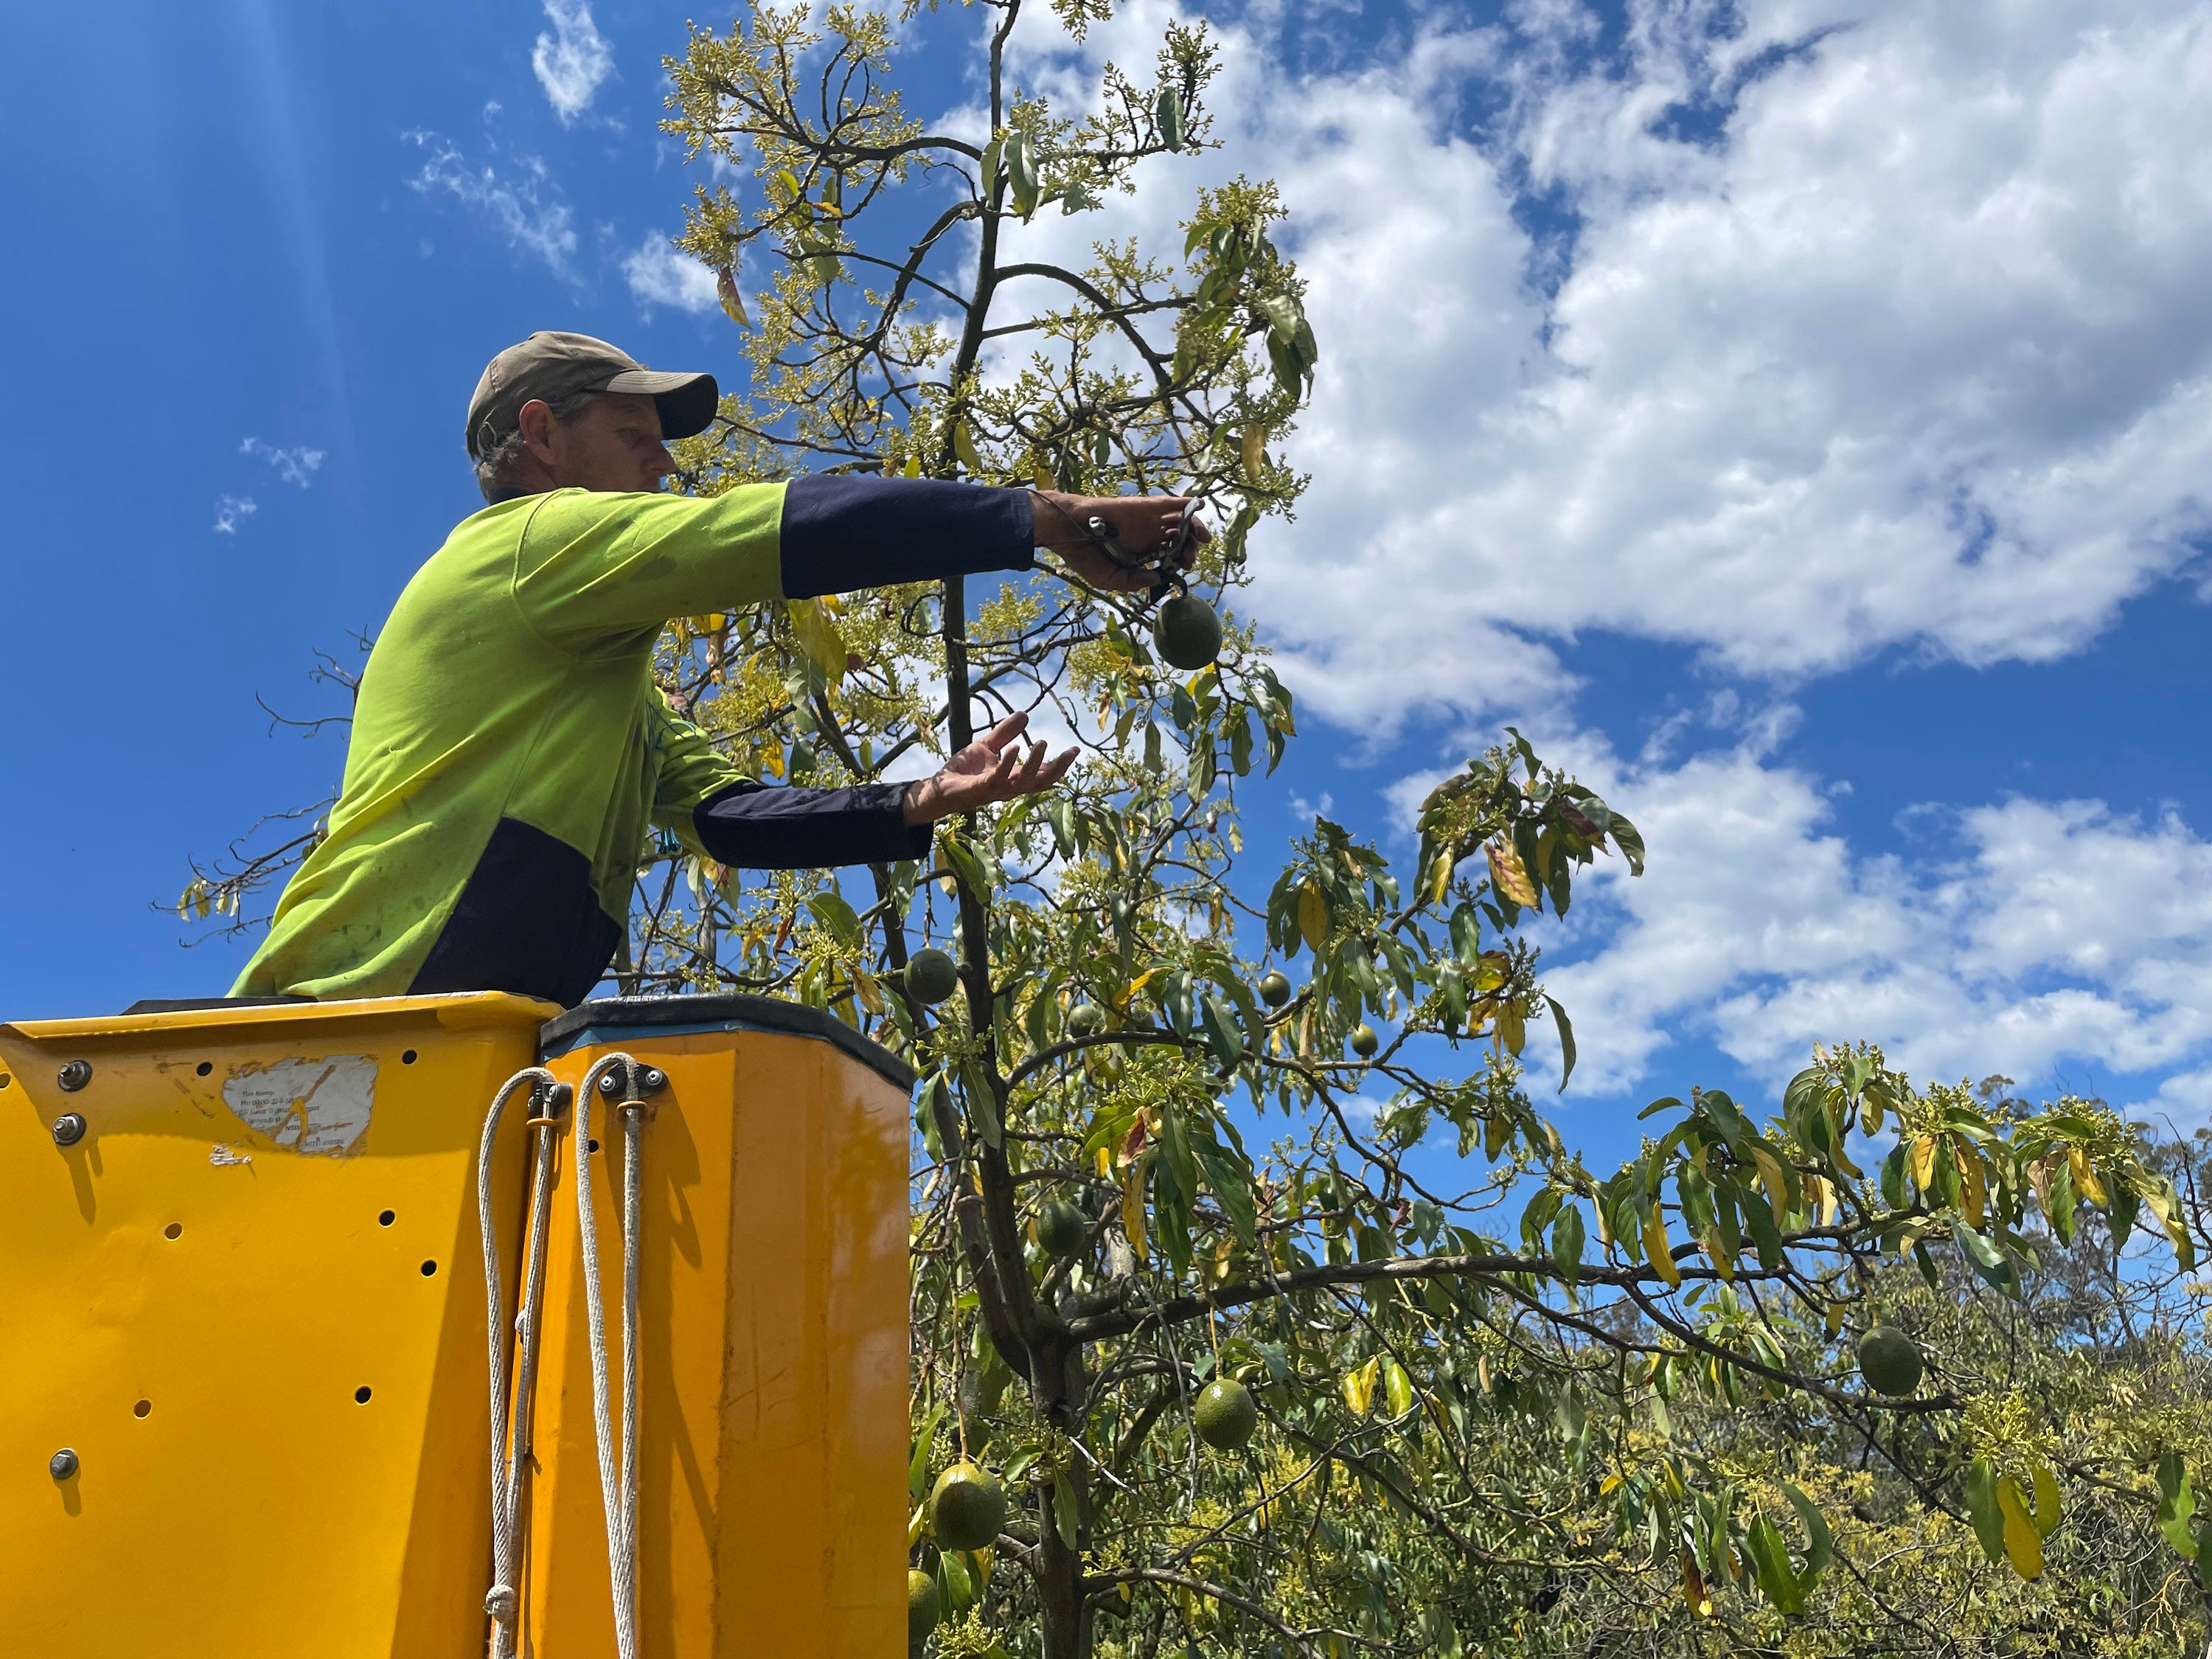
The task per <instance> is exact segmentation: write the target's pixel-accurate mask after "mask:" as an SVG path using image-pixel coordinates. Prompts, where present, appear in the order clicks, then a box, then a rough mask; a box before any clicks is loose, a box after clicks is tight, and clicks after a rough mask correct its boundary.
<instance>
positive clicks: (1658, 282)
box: [1024, 0, 2212, 724]
mask: <svg viewBox="0 0 2212 1659" xmlns="http://www.w3.org/2000/svg"><path fill="white" fill-rule="evenodd" d="M1509 12H1510V15H1512V16H1513V17H1514V18H1515V19H1516V20H1517V21H1516V23H1515V24H1513V25H1511V26H1509V25H1505V24H1501V25H1498V26H1495V27H1482V28H1455V27H1442V28H1437V29H1433V30H1431V32H1429V33H1425V34H1424V35H1422V36H1420V37H1419V38H1418V39H1417V40H1414V41H1413V44H1411V45H1410V46H1407V48H1406V49H1405V50H1404V51H1403V52H1401V53H1399V54H1397V55H1395V56H1389V57H1388V58H1387V61H1383V62H1381V63H1379V64H1376V65H1375V66H1374V67H1372V68H1370V69H1365V70H1360V71H1358V72H1356V73H1346V74H1338V75H1320V76H1306V77H1300V76H1295V75H1293V74H1292V73H1291V72H1290V71H1289V70H1286V69H1285V67H1284V66H1283V64H1282V63H1281V61H1280V55H1279V52H1278V51H1277V46H1278V44H1279V43H1277V42H1276V41H1274V40H1271V39H1269V38H1266V37H1264V36H1262V35H1258V34H1255V33H1252V32H1251V30H1250V28H1249V27H1243V26H1236V27H1229V28H1226V29H1223V30H1218V31H1217V33H1218V35H1219V36H1220V38H1221V40H1222V43H1223V47H1224V52H1223V62H1224V64H1225V74H1224V76H1223V78H1222V81H1221V82H1220V83H1219V84H1218V88H1217V91H1216V94H1215V96H1214V99H1213V105H1214V107H1215V108H1216V110H1217V111H1218V112H1219V116H1218V127H1217V137H1220V138H1221V139H1223V140H1224V142H1225V149H1224V150H1223V151H1222V152H1221V153H1219V154H1218V155H1206V156H1204V157H1201V158H1198V159H1195V160H1191V161H1181V162H1168V163H1165V164H1161V165H1156V166H1155V167H1154V168H1153V170H1152V173H1151V174H1149V175H1148V176H1147V179H1146V188H1145V190H1144V191H1143V192H1142V193H1140V194H1139V196H1138V197H1135V198H1134V199H1133V200H1130V199H1125V198H1115V200H1114V202H1112V203H1111V204H1109V209H1108V210H1107V211H1106V212H1105V213H1104V214H1103V215H1098V216H1085V217H1081V218H1078V219H1073V220H1066V221H1062V220H1060V219H1059V218H1058V217H1057V216H1051V215H1047V216H1042V218H1041V220H1040V222H1039V224H1038V225H1037V226H1036V227H1035V228H1032V229H1031V230H1030V232H1029V233H1027V237H1028V241H1026V242H1024V246H1028V245H1029V243H1030V242H1034V243H1035V244H1036V246H1040V247H1047V246H1049V247H1056V248H1057V249H1058V250H1059V251H1061V252H1067V253H1070V254H1073V256H1075V257H1081V254H1082V250H1083V249H1084V248H1085V246H1087V245H1088V243H1089V242H1090V241H1091V240H1092V239H1093V238H1095V237H1097V236H1099V235H1101V234H1107V233H1109V231H1127V230H1130V229H1136V228H1144V229H1145V230H1146V231H1147V232H1149V233H1150V234H1152V236H1153V237H1154V238H1155V239H1156V240H1164V239H1165V238H1167V237H1169V236H1171V235H1172V234H1173V230H1172V227H1173V224H1174V222H1175V221H1176V219H1177V218H1178V217H1180V216H1182V215H1183V214H1184V213H1186V212H1187V211H1188V199H1189V198H1188V191H1189V188H1190V187H1191V185H1194V184H1195V183H1197V182H1198V181H1200V179H1218V178H1220V177H1224V176H1227V175H1229V174H1231V173H1236V172H1238V171H1247V172H1249V173H1254V174H1267V175H1272V176H1273V177H1274V178H1276V179H1278V180H1279V182H1280V184H1281V185H1282V186H1283V190H1284V195H1285V200H1286V202H1287V203H1288V204H1289V205H1290V207H1291V213H1292V228H1291V237H1292V240H1293V243H1294V246H1295V247H1296V249H1297V253H1298V256H1299V258H1300V264H1301V269H1302V270H1303V271H1304V275H1305V276H1307V278H1308V279H1309V281H1310V284H1311V291H1310V295H1309V307H1310V313H1311V315H1312V317H1313V319H1314V325H1315V329H1316V333H1317V335H1318V336H1319V338H1320V341H1321V344H1322V368H1321V371H1320V375H1319V379H1318V382H1317V386H1316V400H1315V405H1314V407H1313V409H1312V410H1311V411H1310V414H1309V415H1308V416H1307V417H1306V418H1305V419H1304V422H1303V423H1302V430H1301V431H1300V433H1299V434H1298V435H1297V437H1296V438H1295V439H1294V440H1293V442H1292V448H1291V454H1292V457H1293V459H1295V460H1296V461H1297V462H1298V463H1299V464H1301V465H1305V466H1308V467H1310V468H1311V469H1312V470H1313V472H1314V485H1313V488H1312V489H1311V491H1310V494H1309V495H1307V496H1306V498H1305V499H1304V501H1303V502H1302V503H1301V507H1300V516H1299V522H1298V523H1297V525H1296V526H1292V527H1291V528H1289V529H1288V530H1284V531H1275V532H1268V533H1267V535H1266V536H1265V537H1264V538H1262V541H1261V544H1259V548H1258V552H1257V556H1256V558H1255V574H1256V575H1257V576H1258V578H1259V581H1260V586H1259V587H1258V590H1257V592H1255V596H1254V598H1255V607H1256V609H1257V610H1258V611H1259V612H1260V614H1261V618H1262V620H1263V621H1264V622H1266V623H1267V624H1268V626H1269V630H1270V633H1271V634H1272V635H1273V637H1275V638H1276V639H1277V640H1279V641H1286V642H1288V643H1289V644H1290V645H1291V647H1292V651H1291V665H1292V666H1293V667H1294V668H1295V669H1296V670H1297V671H1298V681H1299V684H1300V686H1301V689H1302V690H1304V692H1305V693H1306V695H1307V696H1308V699H1309V701H1310V702H1312V703H1313V704H1315V705H1316V707H1317V708H1319V709H1320V711H1321V712H1322V713H1325V714H1329V715H1331V716H1333V717H1334V718H1336V719H1337V720H1341V721H1345V722H1350V723H1360V724H1369V723H1374V722H1383V723H1389V722H1392V721H1395V720H1398V719H1400V718H1401V717H1402V716H1403V715H1404V714H1407V712H1409V710H1412V709H1418V708H1423V707H1426V708H1431V709H1443V708H1450V709H1456V710H1459V711H1462V712H1465V713H1490V712H1494V711H1496V710H1498V709H1500V708H1516V707H1527V706H1529V705H1530V704H1531V703H1542V702H1551V703H1553V706H1556V703H1557V700H1558V698H1559V696H1560V695H1561V694H1562V693H1563V692H1564V690H1565V689H1566V687H1565V683H1564V677H1563V675H1562V673H1561V671H1560V669H1559V664H1558V662H1557V660H1556V659H1555V657H1554V656H1553V650H1552V642H1553V641H1559V640H1565V639H1570V638H1571V637H1573V636H1574V635H1576V634H1577V632H1578V631H1579V630H1583V629H1591V628H1603V629H1619V630H1622V631H1625V632H1627V633H1631V634H1635V635H1643V636H1646V637H1656V638H1661V639H1665V640H1670V641H1682V642H1686V643H1689V644H1692V645H1693V646H1696V647H1700V648H1701V649H1702V650H1703V652H1704V653H1706V654H1707V655H1708V656H1709V657H1710V658H1711V659H1714V660H1715V661H1716V662H1717V663H1718V664H1719V665H1722V666H1723V667H1724V668H1727V669H1729V670H1731V671H1737V672H1741V673H1747V674H1753V675H1780V676H1785V677H1788V676H1796V675H1802V674H1806V673H1817V672H1822V671H1831V670H1834V669H1836V668H1838V667H1841V666H1844V665H1848V664H1850V663H1852V662H1854V661H1857V660H1860V659H1863V658H1864V657H1865V656H1866V655H1868V654H1869V653H1872V652H1875V651H1877V650H1880V649H1882V648H1885V647H1893V646H1898V645H1904V646H1906V647H1915V648H1918V649H1922V650H1924V651H1927V652H1929V653H1935V654H1938V655H1948V656H1951V657H1954V658H1957V659H1963V660H1966V661H1968V662H1974V663H1985V662H1990V661H1995V660H1999V659H2008V658H2010V659H2027V660H2048V659H2052V658H2055V657H2057V656H2060V655H2063V653H2067V652H2069V651H2070V650H2073V649H2075V648H2076V647H2078V646H2079V645H2080V644H2081V642H2082V641H2084V640H2085V639H2086V638H2087V637H2089V636H2090V635H2093V633H2094V632H2095V631H2096V630H2098V629H2100V628H2102V627H2104V626H2105V625H2106V624H2107V623H2109V622H2110V620H2111V619H2112V616H2113V615H2114V613H2115V611H2116V609H2117V607H2118V605H2120V604H2121V603H2122V602H2123V601H2124V600H2125V599H2128V598H2129V597H2130V596H2131V595H2134V594H2136V593H2139V592H2143V591H2144V590H2145V589H2146V588H2147V587H2148V586H2151V585H2152V584H2154V583H2155V582H2157V581H2159V580H2162V579H2164V578H2165V577H2166V576H2168V575H2170V574H2172V573H2175V572H2177V571H2179V570H2180V569H2181V568H2184V567H2185V565H2187V564H2188V563H2189V562H2191V559H2192V558H2193V556H2194V547H2193V544H2194V543H2196V542H2197V541H2200V540H2201V539H2202V538H2203V537H2205V536H2206V534H2207V533H2208V532H2212V511H2209V510H2208V505H2207V502H2208V495H2207V492H2206V489H2205V485H2204V483H2203V480H2204V479H2205V478H2206V477H2208V476H2212V284H2207V283H2204V282H2203V270H2205V269H2206V268H2207V267H2208V265H2212V173H2208V172H2207V170H2206V169H2205V168H2204V167H2203V164H2202V161H2201V158H2202V156H2203V154H2204V153H2205V152H2206V150H2207V149H2208V148H2212V6H2208V5H2206V4H2205V3H2203V0H2144V3H2142V4H2138V5H2136V6H2133V7H2130V8H2127V9H2125V10H2124V11H2122V12H2101V13H2093V12H2090V11H2088V10H2086V9H2084V8H2083V7H2081V5H2079V4H2077V3H2063V0H2003V3H2000V0H1960V3H1956V4H1953V5H1948V6H1942V7H1929V6H1926V5H1923V4H1917V3H1911V0H1778V3H1776V4H1774V5H1771V6H1767V7H1763V8H1758V9H1751V10H1748V11H1747V12H1743V13H1741V14H1740V13H1738V12H1737V11H1735V9H1733V8H1729V7H1726V6H1723V5H1720V4H1717V3H1713V0H1686V3H1685V0H1631V3H1630V4H1629V6H1628V13H1629V24H1630V27H1629V28H1628V31H1627V34H1626V46H1625V47H1624V48H1622V49H1621V51H1620V53H1619V55H1618V56H1615V57H1609V58H1599V57H1596V56H1595V53H1596V52H1597V47H1596V45H1595V42H1596V41H1597V40H1599V38H1600V34H1599V31H1597V29H1596V28H1595V24H1594V15H1593V14H1592V13H1591V11H1590V10H1589V9H1588V8H1587V7H1584V6H1582V5H1579V4H1576V3H1572V0H1551V3H1547V4H1545V5H1542V6H1535V5H1528V6H1521V7H1516V8H1510V9H1509ZM1167 15H1169V14H1168V12H1167V11H1166V9H1164V7H1163V5H1162V4H1160V3H1159V0H1152V3H1150V4H1142V3H1140V4H1139V5H1137V6H1134V7H1133V8H1131V9H1128V10H1127V11H1125V12H1124V13H1123V14H1122V15H1121V16H1119V17H1117V18H1116V20H1115V23H1114V24H1113V25H1112V26H1111V27H1109V28H1108V29H1105V30H1101V31H1094V33H1093V36H1092V40H1091V45H1090V46H1089V47H1088V48H1086V49H1085V50H1086V52H1087V54H1088V57H1087V58H1086V61H1088V60H1089V59H1091V58H1098V57H1103V56H1107V55H1112V56H1115V57H1116V58H1118V59H1120V60H1121V61H1123V62H1129V61H1141V58H1142V57H1144V56H1146V55H1149V48H1146V49H1144V50H1143V51H1140V50H1139V43H1140V42H1141V41H1143V40H1147V39H1150V38H1153V37H1156V36H1157V33H1158V28H1159V27H1160V25H1161V24H1162V22H1163V21H1164V18H1165V17H1166V16H1167ZM1739 16H1740V17H1741V20H1742V21H1741V26H1740V27H1735V32H1734V33H1730V32H1729V29H1730V27H1732V26H1731V25H1730V22H1729V20H1731V19H1735V18H1737V17H1739ZM1255 27H1256V26H1255ZM1062 62H1063V63H1064V62H1066V60H1062ZM1025 73H1027V74H1028V75H1029V76H1030V79H1031V80H1032V81H1033V82H1039V83H1045V84H1053V83H1054V74H1055V70H1054V66H1053V65H1052V64H1051V63H1049V62H1040V63H1039V64H1035V65H1031V66H1027V67H1026V69H1025ZM1059 84H1060V85H1062V86H1065V87H1066V88H1067V89H1069V90H1073V89H1074V88H1076V87H1077V86H1078V85H1079V82H1078V81H1077V80H1074V79H1072V78H1071V79H1064V80H1062V81H1060V82H1059ZM1492 108H1495V109H1498V110H1501V111H1502V112H1501V113H1499V114H1498V115H1496V116H1495V117H1494V118H1491V117H1487V116H1486V117H1485V118H1484V120H1485V121H1486V124H1487V125H1484V126H1483V127H1482V128H1481V129H1480V132H1479V133H1477V134H1476V136H1474V137H1470V136H1469V134H1470V132H1472V131H1475V129H1474V125H1473V124H1472V123H1471V121H1470V119H1469V118H1468V117H1467V116H1466V115H1465V114H1464V113H1463V112H1465V111H1468V110H1470V109H1474V110H1488V109H1492ZM1547 218H1548V219H1549V220H1550V221H1553V222H1556V223H1557V224H1558V225H1559V227H1560V228H1561V230H1562V233H1563V234H1561V235H1559V236H1552V237H1545V238H1541V239H1540V238H1539V237H1538V236H1537V235H1534V234H1532V232H1531V230H1530V229H1529V228H1528V227H1529V226H1530V225H1531V224H1536V223H1540V222H1545V221H1546V220H1547ZM1414 592H1418V593H1419V594H1420V595H1422V602H1421V603H1420V604H1419V605H1409V604H1407V603H1406V602H1405V596H1406V595H1407V594H1409V593H1414Z"/></svg>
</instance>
